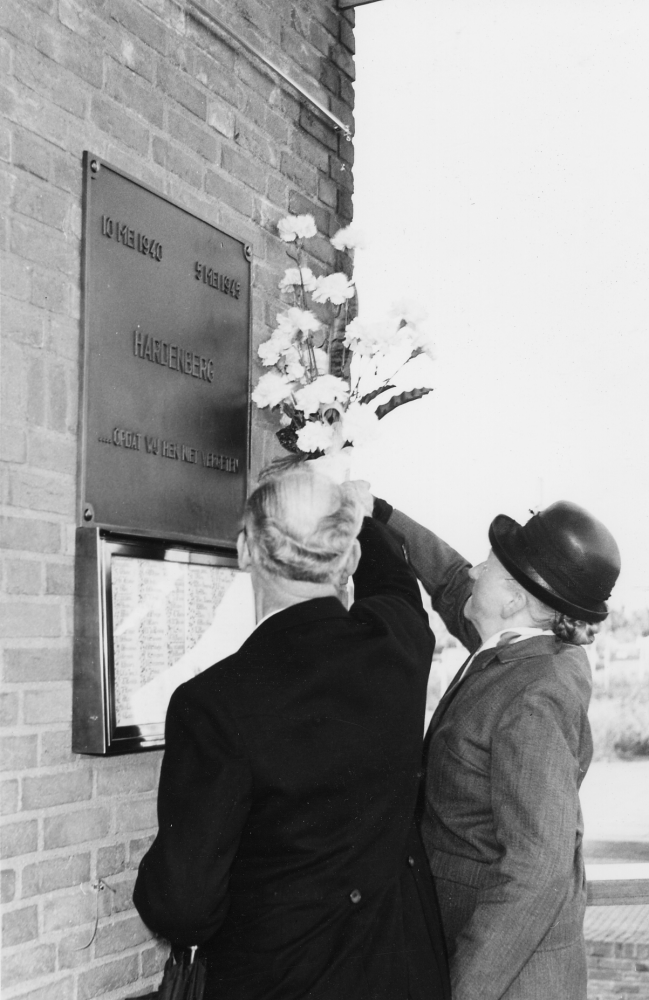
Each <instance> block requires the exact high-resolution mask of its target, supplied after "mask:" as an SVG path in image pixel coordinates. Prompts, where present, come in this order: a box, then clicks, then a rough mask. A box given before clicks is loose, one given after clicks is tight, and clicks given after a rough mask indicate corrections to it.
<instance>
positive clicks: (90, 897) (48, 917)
mask: <svg viewBox="0 0 649 1000" xmlns="http://www.w3.org/2000/svg"><path fill="white" fill-rule="evenodd" d="M106 895H107V893H106V892H100V893H99V914H100V916H102V915H105V914H106V913H107V912H108V903H107V900H106V898H105V897H106ZM96 914H97V892H96V890H95V889H93V888H92V886H91V885H90V884H89V883H88V884H86V885H78V886H77V887H76V888H75V889H74V890H73V891H72V892H70V893H67V894H65V895H57V896H54V897H52V898H48V897H45V900H44V902H43V930H44V931H45V933H46V934H49V933H51V932H52V931H57V930H62V929H66V930H67V929H68V928H71V927H80V926H81V925H82V924H89V923H93V922H94V920H95V916H96ZM89 936H90V935H88V937H89Z"/></svg>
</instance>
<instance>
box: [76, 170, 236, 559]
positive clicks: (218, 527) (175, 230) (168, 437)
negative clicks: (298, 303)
mask: <svg viewBox="0 0 649 1000" xmlns="http://www.w3.org/2000/svg"><path fill="white" fill-rule="evenodd" d="M84 174H85V178H84V179H85V197H84V213H85V217H84V233H85V253H84V264H85V280H84V293H85V298H84V338H85V339H84V388H83V456H82V476H81V509H80V515H79V516H80V524H82V525H86V526H101V527H104V528H111V529H114V530H115V529H116V530H123V531H124V530H126V531H132V532H135V533H138V534H142V535H149V536H155V537H158V538H169V539H181V540H185V541H195V542H201V543H207V544H211V545H214V544H218V543H229V544H231V543H232V542H234V540H235V539H236V534H237V525H238V520H239V517H240V515H241V511H242V508H243V503H244V501H245V496H246V477H247V469H248V452H249V449H248V433H249V432H248V426H249V352H250V346H249V345H250V267H251V265H250V260H251V253H250V248H249V247H248V246H246V245H245V244H244V243H243V242H241V241H240V240H237V239H235V238H233V237H232V236H230V235H228V234H227V233H224V232H221V230H219V229H216V228H215V227H214V226H212V225H210V224H209V223H207V222H204V221H203V220H202V219H199V218H197V217H196V216H194V215H192V214H191V213H190V212H188V211H187V210H186V209H184V208H181V207H180V206H179V205H176V204H174V203H173V202H171V201H169V200H168V199H167V198H165V197H163V196H161V195H159V194H156V193H155V192H154V191H152V190H151V189H150V188H147V187H145V186H144V185H142V184H140V183H139V182H137V181H135V180H133V179H132V178H131V177H128V176H126V175H125V174H123V173H121V172H120V171H118V170H116V169H115V168H114V167H111V166H110V165H109V164H107V163H105V162H104V161H103V160H101V159H100V158H99V157H98V156H94V155H92V154H90V153H85V154H84Z"/></svg>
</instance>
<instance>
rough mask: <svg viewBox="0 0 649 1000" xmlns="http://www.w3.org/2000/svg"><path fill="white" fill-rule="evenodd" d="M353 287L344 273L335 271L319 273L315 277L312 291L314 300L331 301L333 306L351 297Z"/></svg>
mask: <svg viewBox="0 0 649 1000" xmlns="http://www.w3.org/2000/svg"><path fill="white" fill-rule="evenodd" d="M354 291H355V288H354V285H353V284H352V282H351V281H350V280H349V278H348V277H347V275H346V274H343V273H342V271H337V272H336V273H335V274H327V275H321V276H320V277H319V278H316V288H315V290H314V292H313V300H314V302H333V304H334V305H335V306H339V305H342V303H343V302H345V301H346V300H347V299H351V297H352V295H353V294H354Z"/></svg>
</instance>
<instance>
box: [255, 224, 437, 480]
mask: <svg viewBox="0 0 649 1000" xmlns="http://www.w3.org/2000/svg"><path fill="white" fill-rule="evenodd" d="M277 228H278V231H279V235H280V237H281V239H282V240H284V241H285V242H286V243H289V244H294V247H295V253H294V254H290V256H292V257H293V260H294V261H295V266H293V267H289V268H288V269H287V270H286V272H285V274H284V277H283V278H282V280H281V282H280V284H279V287H280V290H281V293H282V295H283V296H284V297H285V298H286V299H288V302H287V308H286V310H285V311H284V312H280V313H279V315H278V316H277V327H276V329H275V330H274V331H273V333H272V335H271V336H270V338H269V339H268V340H266V341H265V342H264V343H262V344H261V346H260V347H259V351H258V353H259V357H260V358H261V361H262V364H264V365H265V366H266V367H268V368H270V369H271V370H270V371H269V372H268V373H267V374H265V375H262V376H261V378H260V379H259V381H258V383H257V385H256V387H255V390H254V392H253V394H252V399H253V402H255V403H256V405H257V406H258V407H260V408H264V407H269V408H270V409H271V410H276V411H278V413H279V423H280V429H279V430H278V431H277V438H278V440H279V442H280V444H281V445H282V447H283V448H284V449H285V450H286V451H288V452H290V453H291V457H290V458H289V457H288V456H287V459H286V460H284V462H283V464H291V463H292V462H297V461H304V460H306V459H313V458H319V457H321V456H323V455H328V456H333V455H336V454H337V453H339V452H340V451H341V450H342V449H343V448H344V447H346V446H350V445H361V444H363V443H366V442H368V441H370V440H372V438H373V437H374V436H375V435H376V433H377V429H378V422H379V420H381V419H382V418H383V417H385V416H386V415H387V414H388V413H391V412H392V410H394V409H396V408H397V407H398V406H402V405H403V404H404V403H409V402H411V401H412V400H415V399H420V398H421V397H422V396H425V395H426V393H429V392H432V388H430V387H423V388H416V389H409V390H406V391H403V392H399V393H397V394H395V395H392V396H387V393H388V392H390V391H392V390H394V389H395V388H396V385H395V379H396V376H397V374H399V375H400V377H401V376H402V374H403V370H404V369H406V367H407V366H408V365H409V364H410V363H411V362H412V361H413V360H414V359H415V358H416V357H418V356H419V355H421V354H427V355H428V356H429V357H433V344H432V338H431V335H430V332H429V330H428V328H427V327H426V325H425V317H424V316H423V315H422V314H421V313H420V312H417V311H416V310H413V309H412V307H408V306H397V307H396V308H395V309H394V310H393V311H392V312H391V315H390V316H389V317H388V318H387V319H385V320H382V321H380V322H375V323H365V322H363V321H362V320H360V319H359V318H355V317H353V306H354V302H355V287H354V284H353V281H352V280H350V279H349V278H348V277H347V275H346V274H343V273H342V272H337V273H335V274H329V275H321V276H319V277H316V275H314V273H313V271H312V270H311V268H310V267H307V266H305V250H304V245H305V241H307V240H309V239H310V238H312V237H314V236H316V235H317V229H316V225H315V221H314V219H313V216H311V215H289V216H287V217H286V218H284V219H281V220H280V221H279V223H278V227H277ZM331 244H332V246H333V247H334V248H335V249H337V250H344V249H354V248H356V247H358V246H360V245H361V244H360V238H359V235H358V233H357V232H355V230H354V227H353V226H347V227H346V228H345V229H341V230H339V231H338V232H337V233H336V235H335V236H333V237H332V239H331ZM279 462H280V463H282V460H281V459H280V460H279Z"/></svg>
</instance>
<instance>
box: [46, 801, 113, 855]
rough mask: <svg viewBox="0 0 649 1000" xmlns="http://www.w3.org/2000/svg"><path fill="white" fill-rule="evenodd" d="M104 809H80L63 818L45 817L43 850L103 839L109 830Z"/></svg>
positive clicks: (107, 818)
mask: <svg viewBox="0 0 649 1000" xmlns="http://www.w3.org/2000/svg"><path fill="white" fill-rule="evenodd" d="M109 825H110V824H109V817H108V813H107V811H106V810H105V809H80V810H78V811H76V812H70V813H66V814H65V815H63V816H46V817H45V820H44V831H45V841H44V846H45V850H46V851H47V850H49V849H50V848H53V847H67V846H68V845H70V844H81V843H84V842H85V841H88V840H97V839H98V838H99V837H105V836H106V834H107V833H108V829H109Z"/></svg>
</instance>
